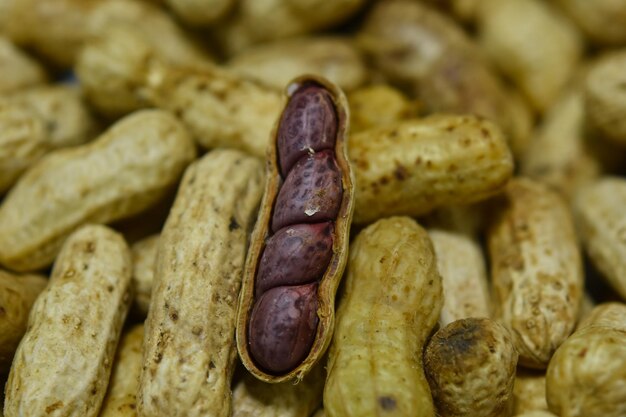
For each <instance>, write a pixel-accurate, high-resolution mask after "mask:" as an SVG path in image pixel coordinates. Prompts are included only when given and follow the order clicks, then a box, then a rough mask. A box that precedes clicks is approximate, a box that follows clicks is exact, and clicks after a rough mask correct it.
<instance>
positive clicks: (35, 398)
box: [4, 225, 132, 417]
mask: <svg viewBox="0 0 626 417" xmlns="http://www.w3.org/2000/svg"><path fill="white" fill-rule="evenodd" d="M130 274H131V260H130V251H129V249H128V246H127V244H126V242H125V241H124V239H123V238H122V237H121V236H120V235H118V234H117V233H114V232H113V231H112V230H110V229H108V228H106V227H104V226H98V225H87V226H84V227H82V228H80V229H79V230H77V231H76V232H75V233H73V234H72V235H71V236H70V237H69V238H68V239H67V241H66V242H65V244H64V245H63V249H62V250H61V253H60V254H59V256H58V258H57V260H56V262H55V264H54V268H53V270H52V275H51V277H50V283H49V284H48V286H47V288H46V289H45V290H44V291H43V292H42V293H41V295H40V296H39V298H37V301H36V302H35V304H34V305H33V308H32V311H31V313H30V317H29V320H28V330H27V331H26V334H25V335H24V338H23V339H22V341H21V342H20V345H19V347H18V349H17V352H16V354H15V359H14V360H13V365H12V367H11V372H10V374H9V380H8V381H7V385H6V399H5V404H4V413H5V415H6V416H7V417H14V416H24V415H29V416H31V415H32V416H35V415H36V416H41V415H50V416H86V417H88V416H97V415H98V412H99V411H100V405H101V403H102V399H103V398H104V395H105V393H106V389H107V384H108V381H109V374H110V372H111V366H112V364H113V357H114V355H115V348H116V346H117V343H118V339H119V336H120V333H121V331H122V325H123V324H124V319H125V318H126V313H127V312H128V308H129V305H130V302H131V300H132V296H131V281H130Z"/></svg>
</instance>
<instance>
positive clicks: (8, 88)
mask: <svg viewBox="0 0 626 417" xmlns="http://www.w3.org/2000/svg"><path fill="white" fill-rule="evenodd" d="M0 68H1V69H2V77H0V94H4V93H10V92H13V91H18V90H21V89H23V88H26V87H31V86H33V85H37V84H43V83H44V82H45V81H46V78H47V76H46V73H45V71H44V69H43V68H42V67H41V66H40V65H39V63H37V62H36V61H35V60H34V59H32V58H30V57H29V56H28V55H26V54H25V53H24V52H22V51H20V50H19V48H17V47H16V46H15V45H14V44H13V43H12V42H11V41H10V40H9V39H8V38H6V37H5V36H2V35H0Z"/></svg>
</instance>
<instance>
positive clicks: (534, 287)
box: [487, 178, 583, 369]
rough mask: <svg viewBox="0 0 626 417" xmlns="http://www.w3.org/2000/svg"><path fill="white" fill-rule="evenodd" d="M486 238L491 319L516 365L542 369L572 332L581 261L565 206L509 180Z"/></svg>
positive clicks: (535, 186)
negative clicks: (508, 342)
mask: <svg viewBox="0 0 626 417" xmlns="http://www.w3.org/2000/svg"><path fill="white" fill-rule="evenodd" d="M494 206H495V207H494V210H495V211H494V212H493V213H492V215H491V217H492V220H491V225H490V228H489V231H488V233H487V240H488V246H489V255H490V258H491V279H492V294H493V306H494V317H495V318H497V319H498V320H499V321H500V322H501V323H502V324H504V326H505V327H506V328H507V329H508V330H509V331H510V332H511V336H512V338H513V343H514V345H515V348H516V349H517V351H518V352H519V362H520V364H521V365H524V366H527V367H531V368H538V369H545V367H546V366H547V365H548V361H549V360H550V358H551V357H552V354H553V353H554V351H555V350H556V349H557V348H558V347H559V346H560V345H561V343H563V342H564V341H565V339H567V337H568V336H569V334H570V333H571V332H572V331H573V330H574V326H575V324H576V320H577V318H578V311H579V308H580V303H581V299H582V294H583V271H582V259H581V253H580V249H579V247H578V242H577V239H576V235H575V233H574V224H573V220H572V216H571V213H570V210H569V207H568V206H567V204H566V203H565V201H564V200H563V199H562V198H561V197H560V196H559V195H558V194H557V193H556V192H555V191H552V190H550V189H549V188H548V187H547V186H545V185H543V184H540V183H537V182H535V181H532V180H528V179H525V178H516V179H514V180H512V181H511V182H510V183H509V185H508V186H507V188H506V191H505V192H504V193H503V195H502V197H501V198H500V199H498V200H496V201H495V202H494Z"/></svg>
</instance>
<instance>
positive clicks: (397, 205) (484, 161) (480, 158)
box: [348, 115, 513, 223]
mask: <svg viewBox="0 0 626 417" xmlns="http://www.w3.org/2000/svg"><path fill="white" fill-rule="evenodd" d="M348 149H349V153H350V159H351V161H352V163H353V165H354V172H355V177H356V196H355V198H356V202H355V213H354V222H355V223H367V222H371V221H374V220H376V219H378V218H381V217H385V216H391V215H399V214H402V215H411V216H418V215H421V214H425V213H428V212H429V211H431V210H433V209H434V208H436V207H438V206H443V205H450V204H459V203H463V204H466V203H471V202H475V201H479V200H482V199H485V198H487V197H489V196H491V195H493V194H495V193H497V192H498V191H500V190H501V189H502V188H503V187H504V186H505V184H506V182H507V181H508V179H509V178H510V177H511V175H512V172H513V159H512V156H511V153H510V151H509V148H508V147H507V145H506V141H505V140H504V137H503V135H502V133H501V131H500V129H498V127H497V126H496V125H495V124H493V123H491V122H489V121H487V120H484V119H478V118H476V117H474V116H452V115H435V116H430V117H427V118H424V119H420V120H409V121H405V122H401V123H398V124H394V125H391V126H387V127H381V128H376V129H371V130H367V131H363V132H359V133H356V134H354V135H352V136H351V137H350V139H349V145H348Z"/></svg>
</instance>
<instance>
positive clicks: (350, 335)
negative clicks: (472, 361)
mask: <svg viewBox="0 0 626 417" xmlns="http://www.w3.org/2000/svg"><path fill="white" fill-rule="evenodd" d="M442 302H443V296H442V291H441V277H440V276H439V273H438V272H437V265H436V259H435V253H434V250H433V247H432V244H431V242H430V240H429V238H428V234H427V233H426V231H425V230H424V229H422V228H421V227H420V226H418V225H417V223H415V221H413V220H412V219H410V218H407V217H392V218H388V219H383V220H379V221H377V222H376V223H374V224H372V225H370V226H369V227H367V228H366V229H364V230H363V231H361V233H359V235H358V236H357V237H356V239H355V240H354V242H353V243H352V244H351V248H350V261H349V265H348V274H347V277H346V282H345V288H344V292H343V296H342V298H341V300H340V302H339V308H338V311H337V325H336V330H335V334H334V336H333V342H332V345H331V348H330V353H329V358H328V365H327V369H328V377H327V379H326V386H325V388H324V407H325V413H326V415H328V416H330V417H340V416H342V417H343V416H359V417H364V416H379V415H394V416H416V415H419V416H434V415H435V410H434V406H433V399H432V397H431V394H430V389H429V387H428V383H427V381H426V377H425V375H424V370H423V367H422V355H421V352H422V348H423V346H424V343H425V342H426V339H427V337H428V335H429V334H430V332H431V331H432V329H433V328H434V327H435V325H436V323H437V319H438V318H439V313H440V310H441V305H442Z"/></svg>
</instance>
